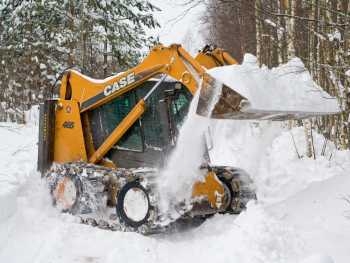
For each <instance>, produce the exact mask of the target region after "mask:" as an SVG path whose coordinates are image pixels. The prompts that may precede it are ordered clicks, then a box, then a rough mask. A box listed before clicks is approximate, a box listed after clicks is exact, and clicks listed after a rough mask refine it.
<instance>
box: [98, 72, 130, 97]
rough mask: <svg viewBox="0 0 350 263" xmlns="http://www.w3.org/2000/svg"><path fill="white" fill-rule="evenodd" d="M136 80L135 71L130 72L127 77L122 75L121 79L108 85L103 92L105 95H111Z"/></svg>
mask: <svg viewBox="0 0 350 263" xmlns="http://www.w3.org/2000/svg"><path fill="white" fill-rule="evenodd" d="M134 82H135V73H134V72H131V73H130V74H128V75H127V76H125V77H122V78H121V79H119V80H118V81H117V82H115V83H113V84H111V85H108V86H107V87H105V89H104V91H103V94H104V95H105V96H109V95H111V94H112V93H114V92H116V91H118V90H120V89H122V88H124V87H126V86H128V85H130V84H131V83H134Z"/></svg>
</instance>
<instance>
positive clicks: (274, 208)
mask: <svg viewBox="0 0 350 263" xmlns="http://www.w3.org/2000/svg"><path fill="white" fill-rule="evenodd" d="M33 119H34V120H35V118H33ZM212 134H214V135H217V136H219V137H218V138H220V139H216V140H215V141H214V142H213V147H214V148H213V149H212V150H211V155H212V157H213V161H214V162H216V163H229V164H230V163H231V164H234V165H237V163H238V164H241V166H242V167H243V168H245V169H246V170H248V171H249V172H250V173H251V174H252V176H253V178H254V179H255V181H256V184H257V192H258V198H259V202H257V203H250V204H249V207H248V209H247V211H246V212H244V213H242V214H240V215H239V216H231V215H216V216H214V217H213V218H211V219H209V220H207V221H206V222H205V223H204V224H203V225H201V226H200V227H198V228H195V229H191V230H189V231H187V232H184V233H175V234H171V235H156V236H149V237H145V236H142V235H140V234H136V233H121V232H110V231H105V230H101V229H97V228H92V227H90V226H86V225H81V224H79V223H78V222H77V219H75V218H74V217H73V216H70V215H67V214H61V213H59V212H58V211H57V210H56V209H55V208H53V207H52V206H51V202H50V197H49V194H48V191H47V189H46V187H45V184H44V183H43V182H42V181H41V179H40V175H39V174H38V173H37V172H36V149H37V146H36V138H37V125H36V123H33V121H32V122H30V123H29V124H27V125H25V126H23V125H16V124H9V123H0V138H1V144H0V147H1V148H0V209H1V210H0V262H6V263H11V262H21V263H25V262H43V263H44V262H45V263H46V262H54V263H57V262H65V263H66V262H176V263H178V262H193V261H200V262H247V263H255V262H257V263H262V262H276V263H277V262H293V263H294V262H301V263H331V262H336V263H347V262H349V259H350V247H349V242H350V204H349V203H347V202H346V201H345V200H344V197H346V196H348V195H350V173H349V171H350V153H349V152H348V151H337V150H335V148H334V146H333V145H332V144H331V143H330V142H328V144H327V145H328V146H327V150H326V152H325V156H320V153H321V149H322V145H323V137H322V136H321V135H317V134H315V133H314V136H315V138H314V141H315V147H316V152H317V156H316V160H313V159H308V158H305V157H303V158H302V159H298V157H297V154H296V152H295V148H294V146H293V143H292V137H291V134H293V136H294V139H295V141H296V145H297V148H298V151H299V154H300V155H305V146H304V133H303V130H302V128H294V129H292V130H288V129H286V128H282V127H281V125H280V124H278V123H270V122H262V123H260V124H259V125H258V124H257V123H254V122H239V121H236V122H234V121H222V122H217V123H215V125H213V127H212Z"/></svg>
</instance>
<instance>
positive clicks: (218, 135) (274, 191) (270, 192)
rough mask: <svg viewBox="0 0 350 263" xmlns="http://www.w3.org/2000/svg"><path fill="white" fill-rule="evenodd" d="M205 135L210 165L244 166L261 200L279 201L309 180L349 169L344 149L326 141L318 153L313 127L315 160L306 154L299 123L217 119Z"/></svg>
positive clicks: (320, 143)
mask: <svg viewBox="0 0 350 263" xmlns="http://www.w3.org/2000/svg"><path fill="white" fill-rule="evenodd" d="M211 134H212V137H213V138H214V139H213V147H212V149H211V150H210V152H209V153H210V157H211V161H212V163H213V164H215V165H230V166H234V167H240V168H242V169H244V170H246V171H247V172H248V173H249V174H250V175H251V177H252V178H253V179H254V181H255V183H256V186H257V194H258V199H259V200H260V201H262V202H266V203H273V202H278V201H281V200H285V199H287V198H288V197H290V196H292V195H294V194H296V193H297V192H299V191H301V190H303V189H305V188H307V187H308V186H309V185H310V184H311V183H312V182H315V181H322V180H326V179H328V178H330V177H332V176H335V175H337V174H342V173H344V171H350V152H349V151H338V150H336V148H335V146H334V144H333V143H332V142H330V141H328V142H327V144H326V150H325V153H324V155H323V156H322V155H321V152H322V147H323V145H324V143H325V138H324V137H323V136H322V135H320V134H318V133H317V132H315V131H313V140H314V145H315V152H316V160H314V159H313V158H307V157H306V140H305V133H304V128H303V127H295V128H293V129H291V130H289V129H287V128H284V127H283V123H280V122H266V121H262V122H253V121H228V120H227V121H220V120H219V121H215V122H214V123H213V124H212V126H211ZM293 138H294V141H295V144H296V148H297V151H298V153H299V155H300V156H301V159H299V157H298V154H297V152H296V149H295V147H294V143H293Z"/></svg>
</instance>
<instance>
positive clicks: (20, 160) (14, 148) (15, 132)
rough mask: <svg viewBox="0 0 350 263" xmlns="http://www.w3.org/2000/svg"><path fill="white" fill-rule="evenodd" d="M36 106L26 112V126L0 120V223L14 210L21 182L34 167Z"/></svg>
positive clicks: (22, 182)
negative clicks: (0, 121)
mask: <svg viewBox="0 0 350 263" xmlns="http://www.w3.org/2000/svg"><path fill="white" fill-rule="evenodd" d="M37 120H38V118H37V108H33V109H31V110H30V111H28V112H26V122H27V123H28V124H27V125H19V124H14V123H0V138H1V145H0V167H1V170H0V222H1V220H3V219H5V218H8V217H9V216H11V215H12V214H13V213H14V212H15V211H16V196H17V194H18V191H19V189H20V187H21V185H23V184H24V182H25V181H26V180H27V179H28V177H29V176H30V174H31V173H32V172H33V171H34V170H35V167H36V152H33V150H34V149H36V141H37V136H36V129H37Z"/></svg>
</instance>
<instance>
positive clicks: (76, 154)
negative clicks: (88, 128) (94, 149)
mask: <svg viewBox="0 0 350 263" xmlns="http://www.w3.org/2000/svg"><path fill="white" fill-rule="evenodd" d="M54 161H55V162H58V163H65V162H72V161H87V156H86V150H85V143H84V136H83V130H82V126H81V119H80V111H79V107H78V103H77V102H75V101H68V100H59V101H58V103H57V109H56V123H55V142H54Z"/></svg>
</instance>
